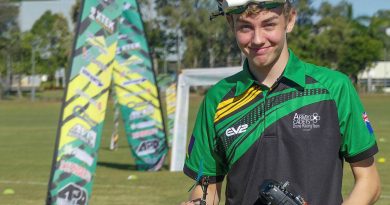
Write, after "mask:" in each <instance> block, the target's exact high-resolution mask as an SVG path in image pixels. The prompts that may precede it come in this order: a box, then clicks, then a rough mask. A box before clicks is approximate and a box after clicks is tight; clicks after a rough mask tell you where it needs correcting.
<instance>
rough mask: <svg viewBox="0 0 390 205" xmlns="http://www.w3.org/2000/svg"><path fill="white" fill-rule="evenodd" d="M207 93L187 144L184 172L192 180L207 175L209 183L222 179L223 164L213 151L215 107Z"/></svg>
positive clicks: (223, 172) (223, 173)
mask: <svg viewBox="0 0 390 205" xmlns="http://www.w3.org/2000/svg"><path fill="white" fill-rule="evenodd" d="M213 104H214V103H211V102H209V100H208V98H207V95H206V97H205V99H204V100H203V103H202V104H201V106H200V109H199V111H198V115H197V118H196V122H195V126H194V129H193V133H192V136H191V139H190V142H189V145H188V150H187V155H186V161H185V164H184V169H183V171H184V173H185V174H186V175H187V176H189V177H191V178H192V179H194V180H200V179H198V177H199V176H208V177H209V181H210V183H216V182H221V181H223V178H224V175H225V174H226V172H225V165H224V163H223V160H222V159H221V158H220V157H219V155H218V154H217V153H216V152H215V128H214V116H215V110H216V107H215V105H213Z"/></svg>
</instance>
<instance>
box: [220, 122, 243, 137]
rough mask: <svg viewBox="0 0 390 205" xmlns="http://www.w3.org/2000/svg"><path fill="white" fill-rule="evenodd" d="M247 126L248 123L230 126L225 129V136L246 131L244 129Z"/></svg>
mask: <svg viewBox="0 0 390 205" xmlns="http://www.w3.org/2000/svg"><path fill="white" fill-rule="evenodd" d="M247 128H248V124H243V125H239V126H238V127H237V128H235V127H230V128H228V129H227V130H226V132H225V134H226V136H228V137H230V136H233V135H237V134H241V133H244V132H246V129H247Z"/></svg>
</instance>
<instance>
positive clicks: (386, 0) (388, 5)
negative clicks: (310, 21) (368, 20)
mask: <svg viewBox="0 0 390 205" xmlns="http://www.w3.org/2000/svg"><path fill="white" fill-rule="evenodd" d="M325 1H328V2H330V3H331V4H333V5H336V4H338V3H340V2H341V1H342V0H313V6H314V7H316V8H317V7H319V6H320V5H321V3H322V2H325ZM347 2H349V3H352V7H353V12H354V17H357V16H363V15H367V16H372V15H373V14H374V13H376V12H377V11H378V10H381V9H386V10H390V0H347Z"/></svg>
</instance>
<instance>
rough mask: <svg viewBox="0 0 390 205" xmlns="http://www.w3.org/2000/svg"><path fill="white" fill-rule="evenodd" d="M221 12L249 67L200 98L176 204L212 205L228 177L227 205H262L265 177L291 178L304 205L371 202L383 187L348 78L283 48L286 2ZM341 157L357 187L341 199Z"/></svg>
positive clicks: (230, 2) (231, 3)
mask: <svg viewBox="0 0 390 205" xmlns="http://www.w3.org/2000/svg"><path fill="white" fill-rule="evenodd" d="M219 7H220V12H219V14H223V15H225V16H226V19H227V22H228V23H229V25H230V27H231V30H232V31H233V32H234V35H235V38H236V41H237V44H238V46H239V47H240V49H241V51H242V52H243V54H244V55H245V57H246V60H245V62H244V65H243V70H242V71H241V72H239V73H237V74H235V75H233V76H231V77H228V78H226V79H223V80H222V81H220V82H219V83H217V84H216V85H215V86H213V87H212V88H211V89H210V90H209V91H208V93H207V94H206V96H205V98H204V101H203V103H202V105H201V107H200V110H199V112H198V116H197V120H196V123H195V127H194V130H193V134H192V136H191V140H190V144H189V147H188V151H187V152H188V153H187V158H186V162H185V166H184V173H185V174H186V175H188V176H190V177H191V178H193V179H195V180H197V181H198V183H197V186H195V188H194V189H193V191H192V193H191V196H190V201H188V202H184V203H182V204H197V203H199V202H198V201H202V197H203V196H205V194H207V195H206V196H207V197H206V203H207V204H218V203H219V201H220V194H221V188H222V181H223V180H224V178H225V177H226V179H227V183H226V186H227V187H226V193H225V195H226V204H229V205H238V204H242V205H253V204H268V203H267V202H266V201H264V199H260V197H259V191H260V185H261V184H262V183H263V182H265V181H266V180H267V179H272V180H276V181H278V182H284V181H289V182H290V184H291V186H290V187H291V191H292V192H293V193H295V194H299V195H300V196H302V197H303V199H304V201H305V203H306V204H309V205H337V204H344V205H347V204H351V205H352V204H353V205H359V204H361V205H363V204H364V205H365V204H373V203H374V202H375V201H376V200H377V199H378V198H379V194H380V180H379V175H378V172H377V169H376V166H375V160H374V157H373V156H374V155H375V154H376V153H377V152H378V148H377V145H376V141H375V136H374V132H373V129H372V127H371V124H370V122H369V120H368V116H367V114H366V112H365V111H364V108H363V106H362V104H361V101H360V99H359V97H358V95H357V93H356V91H355V89H354V87H353V86H352V84H351V82H350V81H349V79H348V77H347V76H345V75H344V74H341V73H339V72H337V71H332V70H331V69H328V68H324V67H320V66H316V65H312V64H309V63H305V62H303V61H301V60H300V59H298V57H297V56H295V55H294V53H293V51H291V50H289V49H288V46H287V34H288V33H289V32H291V31H292V29H293V27H294V24H295V19H296V16H297V14H296V11H295V9H294V8H293V7H292V4H291V2H290V1H289V0H222V1H219ZM344 160H345V161H347V162H348V163H349V164H350V167H351V170H352V172H353V174H354V177H355V185H354V188H353V190H352V192H351V194H350V195H349V196H348V198H346V200H344V201H343V198H342V195H341V187H342V175H343V162H344ZM206 178H207V180H208V181H209V183H210V184H209V185H208V186H207V190H206V189H205V186H204V187H202V186H201V185H202V182H204V179H206ZM204 190H206V191H207V193H204ZM302 204H304V202H302Z"/></svg>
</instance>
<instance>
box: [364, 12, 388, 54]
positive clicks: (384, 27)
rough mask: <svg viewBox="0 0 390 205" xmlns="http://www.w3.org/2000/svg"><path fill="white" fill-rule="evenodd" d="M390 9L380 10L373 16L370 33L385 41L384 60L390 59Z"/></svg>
mask: <svg viewBox="0 0 390 205" xmlns="http://www.w3.org/2000/svg"><path fill="white" fill-rule="evenodd" d="M389 30H390V10H380V11H378V12H377V13H376V14H374V16H373V17H372V18H371V21H370V24H369V34H370V35H371V36H373V37H374V38H375V39H378V40H380V41H381V42H383V44H382V45H383V48H384V49H383V50H382V51H383V54H382V56H383V58H382V59H383V60H385V61H386V60H387V61H388V60H390V34H389V33H388V32H389Z"/></svg>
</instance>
